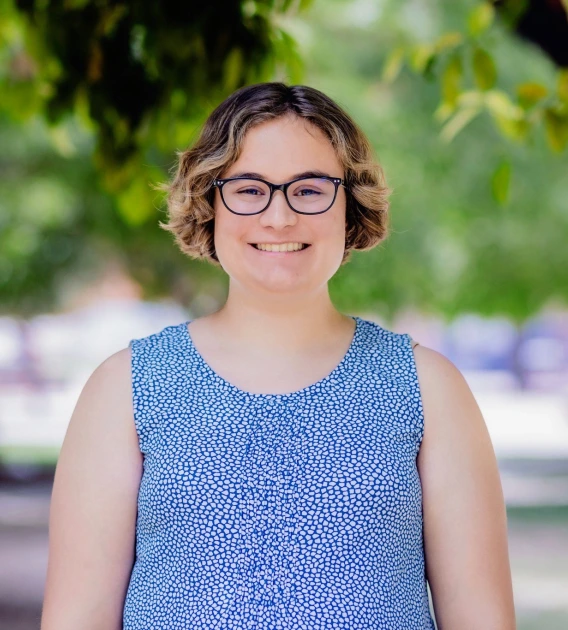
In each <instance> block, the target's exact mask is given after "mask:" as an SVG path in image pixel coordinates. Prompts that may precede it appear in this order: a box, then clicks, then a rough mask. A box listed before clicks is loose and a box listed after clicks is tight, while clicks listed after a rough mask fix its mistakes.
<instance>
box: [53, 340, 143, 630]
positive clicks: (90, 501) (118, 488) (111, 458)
mask: <svg viewBox="0 0 568 630" xmlns="http://www.w3.org/2000/svg"><path fill="white" fill-rule="evenodd" d="M130 352H131V350H130V348H126V349H124V350H121V351H120V352H117V353H116V354H113V355H112V356H111V357H109V358H108V359H106V361H104V362H103V363H102V364H101V365H100V366H99V367H98V368H97V369H96V370H95V371H94V372H93V374H92V375H91V376H90V377H89V379H88V381H87V383H86V384H85V386H84V388H83V390H82V392H81V394H80V396H79V399H78V401H77V404H76V406H75V409H74V411H73V414H72V417H71V420H70V422H69V426H68V429H67V432H66V434H65V439H64V441H63V445H62V448H61V452H60V455H59V459H58V462H57V468H56V472H55V480H54V485H53V492H52V496H51V508H50V519H49V560H48V569H47V580H46V587H45V596H44V603H43V613H42V624H41V628H42V630H76V629H77V628H82V629H83V630H99V629H100V630H103V629H104V630H118V629H120V628H122V613H123V605H124V598H125V595H126V588H127V586H128V581H129V578H130V573H131V570H132V565H133V561H134V553H135V525H136V508H137V496H138V489H139V485H140V478H141V474H142V455H141V453H140V450H139V446H138V438H137V434H136V429H135V425H134V419H133V408H132V386H131V370H130Z"/></svg>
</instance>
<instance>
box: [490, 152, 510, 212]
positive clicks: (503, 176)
mask: <svg viewBox="0 0 568 630" xmlns="http://www.w3.org/2000/svg"><path fill="white" fill-rule="evenodd" d="M510 188H511V163H510V162H508V161H506V160H504V161H503V162H501V164H499V166H498V167H497V168H496V169H495V171H494V173H493V175H492V177H491V191H492V192H493V197H494V199H495V201H497V203H499V204H500V205H502V206H504V205H505V204H506V203H507V202H508V201H509V192H510Z"/></svg>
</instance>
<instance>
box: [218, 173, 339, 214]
mask: <svg viewBox="0 0 568 630" xmlns="http://www.w3.org/2000/svg"><path fill="white" fill-rule="evenodd" d="M241 179H242V180H248V181H255V182H262V183H263V184H266V185H267V186H268V187H269V189H270V196H269V197H268V202H267V203H266V205H265V206H264V208H263V209H262V210H259V211H258V212H235V210H232V209H231V208H229V206H228V205H227V202H226V201H225V197H224V195H223V186H224V185H225V184H226V183H227V182H233V181H239V180H241ZM303 179H326V180H328V181H330V182H332V183H333V184H335V191H334V193H333V199H332V200H331V203H330V204H329V206H328V207H327V208H326V209H325V210H320V211H319V212H302V211H301V210H296V208H294V206H293V205H292V204H291V203H290V200H289V199H288V188H289V187H290V186H291V185H292V184H295V183H296V182H299V181H301V180H303ZM339 186H343V188H345V190H349V188H347V186H346V185H345V181H344V180H343V179H341V178H340V177H331V176H329V175H321V176H317V177H297V178H296V179H293V180H292V181H290V182H286V183H285V184H273V183H272V182H269V181H266V180H265V179H261V178H260V177H228V178H226V179H214V180H213V187H214V188H215V187H216V188H218V189H219V192H220V193H221V201H222V202H223V205H224V206H225V208H227V210H228V211H229V212H232V213H233V214H238V215H240V216H246V217H248V216H254V215H255V214H260V213H261V212H264V211H265V210H266V209H267V208H268V206H269V205H270V202H271V201H272V196H273V195H274V191H276V190H281V191H282V192H283V193H284V198H285V199H286V203H287V204H288V205H289V206H290V208H291V209H292V210H293V211H294V212H296V213H297V214H323V213H324V212H327V211H328V210H329V209H330V208H331V206H333V204H334V203H335V200H336V198H337V191H338V189H339Z"/></svg>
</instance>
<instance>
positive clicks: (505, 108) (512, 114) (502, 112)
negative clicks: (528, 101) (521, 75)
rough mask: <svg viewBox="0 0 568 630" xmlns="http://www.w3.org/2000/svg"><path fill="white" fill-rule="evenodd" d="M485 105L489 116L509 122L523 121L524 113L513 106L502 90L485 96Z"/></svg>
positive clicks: (519, 108) (492, 91)
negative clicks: (495, 116)
mask: <svg viewBox="0 0 568 630" xmlns="http://www.w3.org/2000/svg"><path fill="white" fill-rule="evenodd" d="M484 100H485V104H486V106H487V109H488V110H489V112H490V113H491V114H494V115H497V116H501V117H502V118H507V119H509V120H523V118H524V116H525V112H524V111H523V109H522V108H521V107H519V106H518V105H515V103H513V101H512V100H511V98H510V97H509V95H508V94H507V93H506V92H503V91H502V90H491V91H489V92H487V93H486V94H485V99H484Z"/></svg>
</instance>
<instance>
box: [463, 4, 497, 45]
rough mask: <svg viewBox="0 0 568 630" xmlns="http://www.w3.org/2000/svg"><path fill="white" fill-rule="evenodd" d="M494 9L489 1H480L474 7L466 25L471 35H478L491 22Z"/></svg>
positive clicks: (493, 16)
mask: <svg viewBox="0 0 568 630" xmlns="http://www.w3.org/2000/svg"><path fill="white" fill-rule="evenodd" d="M494 18H495V9H494V7H493V5H492V4H491V3H490V2H482V3H480V4H478V5H477V6H476V7H474V8H473V9H472V10H471V12H470V14H469V16H468V19H467V27H468V31H469V34H470V35H471V36H472V37H479V36H480V35H481V34H482V33H484V32H485V31H486V30H487V29H488V28H489V27H490V26H491V24H493V20H494Z"/></svg>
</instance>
